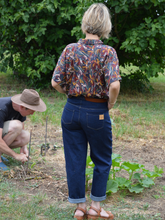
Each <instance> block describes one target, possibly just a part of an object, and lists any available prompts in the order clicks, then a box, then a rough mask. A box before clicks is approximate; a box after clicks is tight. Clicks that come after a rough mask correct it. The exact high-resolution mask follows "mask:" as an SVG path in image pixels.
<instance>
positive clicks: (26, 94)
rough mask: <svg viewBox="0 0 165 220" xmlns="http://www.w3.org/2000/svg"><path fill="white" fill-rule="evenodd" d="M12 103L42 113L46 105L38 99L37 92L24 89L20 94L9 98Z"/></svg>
mask: <svg viewBox="0 0 165 220" xmlns="http://www.w3.org/2000/svg"><path fill="white" fill-rule="evenodd" d="M11 100H12V102H14V103H16V104H18V105H22V106H24V107H26V108H29V109H31V110H33V111H38V112H44V111H45V110H46V105H45V103H44V102H43V101H42V99H41V98H40V96H39V94H38V92H37V91H35V90H33V89H24V91H23V92H22V94H17V95H14V96H13V97H11Z"/></svg>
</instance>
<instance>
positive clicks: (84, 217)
mask: <svg viewBox="0 0 165 220" xmlns="http://www.w3.org/2000/svg"><path fill="white" fill-rule="evenodd" d="M77 210H80V211H82V212H83V213H84V215H83V216H78V215H74V218H76V219H77V220H83V219H87V210H84V209H83V208H80V207H77V208H76V210H75V211H74V213H75V212H76V211H77Z"/></svg>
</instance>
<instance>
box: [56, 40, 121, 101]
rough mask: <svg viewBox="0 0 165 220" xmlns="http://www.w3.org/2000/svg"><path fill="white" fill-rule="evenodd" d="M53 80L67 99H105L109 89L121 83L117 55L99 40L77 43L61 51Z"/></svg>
mask: <svg viewBox="0 0 165 220" xmlns="http://www.w3.org/2000/svg"><path fill="white" fill-rule="evenodd" d="M52 78H53V80H54V81H55V82H56V83H58V84H59V85H60V86H61V87H66V93H67V95H68V96H80V95H83V96H85V97H97V98H104V99H108V97H109V85H110V84H111V83H112V82H115V81H117V80H121V76H120V75H119V62H118V57H117V54H116V51H115V49H114V48H112V47H110V46H107V45H103V42H102V41H101V40H90V39H80V40H79V41H78V43H72V44H69V45H67V46H66V48H65V49H64V50H63V52H62V54H61V56H60V58H59V60H58V63H57V65H56V67H55V70H54V72H53V76H52Z"/></svg>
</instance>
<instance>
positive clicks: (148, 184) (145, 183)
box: [141, 177, 155, 188]
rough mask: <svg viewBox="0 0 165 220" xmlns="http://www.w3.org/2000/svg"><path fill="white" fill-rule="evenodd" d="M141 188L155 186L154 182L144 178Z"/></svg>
mask: <svg viewBox="0 0 165 220" xmlns="http://www.w3.org/2000/svg"><path fill="white" fill-rule="evenodd" d="M141 183H142V185H143V187H146V188H147V187H150V186H152V185H155V183H154V181H153V180H152V179H151V178H148V177H147V178H144V179H143V180H142V181H141Z"/></svg>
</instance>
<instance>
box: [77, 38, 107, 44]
mask: <svg viewBox="0 0 165 220" xmlns="http://www.w3.org/2000/svg"><path fill="white" fill-rule="evenodd" d="M78 43H80V44H85V45H94V44H103V42H102V41H101V40H93V39H80V40H79V41H78Z"/></svg>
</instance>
